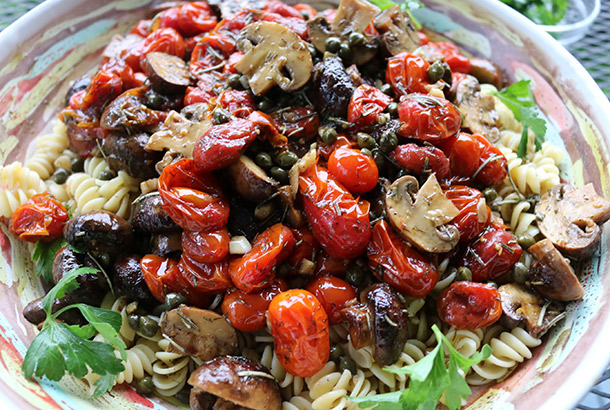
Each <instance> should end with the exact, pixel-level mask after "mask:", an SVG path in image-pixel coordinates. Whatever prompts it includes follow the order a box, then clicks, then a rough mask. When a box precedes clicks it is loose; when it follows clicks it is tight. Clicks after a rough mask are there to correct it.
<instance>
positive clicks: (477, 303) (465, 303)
mask: <svg viewBox="0 0 610 410" xmlns="http://www.w3.org/2000/svg"><path fill="white" fill-rule="evenodd" d="M436 307H437V310H438V315H439V316H440V318H441V320H442V321H443V322H445V323H447V324H448V325H450V326H453V327H456V328H458V329H465V330H474V329H479V328H482V327H486V326H489V325H491V324H493V323H495V322H496V321H497V320H498V319H500V316H502V302H501V301H500V293H499V292H498V289H496V288H494V287H493V286H492V285H487V284H484V283H475V282H454V283H452V284H451V286H449V288H447V289H445V290H444V291H443V293H441V294H440V296H439V297H438V301H437V303H436Z"/></svg>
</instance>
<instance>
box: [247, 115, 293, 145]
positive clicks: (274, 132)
mask: <svg viewBox="0 0 610 410" xmlns="http://www.w3.org/2000/svg"><path fill="white" fill-rule="evenodd" d="M248 120H249V121H252V123H253V124H254V125H255V126H256V127H258V132H259V134H258V138H259V139H260V140H262V141H267V142H268V143H269V144H271V146H272V147H274V148H283V147H285V146H286V144H288V138H286V136H284V135H282V134H280V132H279V130H278V129H277V127H276V125H275V122H274V121H273V118H271V117H270V116H269V115H267V114H265V113H264V112H262V111H254V112H253V113H252V114H250V115H248Z"/></svg>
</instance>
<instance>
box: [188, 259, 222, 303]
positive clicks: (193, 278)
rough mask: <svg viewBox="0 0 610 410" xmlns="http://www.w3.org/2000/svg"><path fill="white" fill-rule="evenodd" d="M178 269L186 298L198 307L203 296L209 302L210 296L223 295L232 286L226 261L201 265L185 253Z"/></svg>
mask: <svg viewBox="0 0 610 410" xmlns="http://www.w3.org/2000/svg"><path fill="white" fill-rule="evenodd" d="M178 268H179V269H180V272H181V274H182V278H183V279H184V283H185V287H184V296H186V297H187V298H188V299H189V300H190V301H191V303H194V304H196V305H198V306H199V303H198V301H199V298H200V297H201V296H205V297H204V299H205V300H207V299H208V296H207V295H208V294H210V293H213V294H215V293H221V292H224V291H225V290H227V289H229V288H230V287H231V286H232V283H231V278H230V277H229V263H228V261H226V260H224V261H220V262H216V263H201V262H197V261H195V260H193V259H191V258H190V257H189V255H188V254H186V253H183V254H182V257H181V258H180V262H179V263H178Z"/></svg>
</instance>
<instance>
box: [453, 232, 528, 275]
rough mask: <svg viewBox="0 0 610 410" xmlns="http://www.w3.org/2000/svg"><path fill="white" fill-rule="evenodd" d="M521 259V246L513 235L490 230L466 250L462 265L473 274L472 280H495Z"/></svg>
mask: <svg viewBox="0 0 610 410" xmlns="http://www.w3.org/2000/svg"><path fill="white" fill-rule="evenodd" d="M519 257H521V246H519V244H518V243H517V239H515V237H514V236H513V234H512V233H510V232H507V231H504V230H501V229H500V230H499V229H490V230H489V231H487V232H483V234H482V235H481V236H480V237H479V239H477V240H476V241H475V242H474V243H472V244H471V245H470V246H468V248H467V249H466V253H465V254H464V257H463V259H462V265H463V266H465V267H467V268H468V269H470V271H471V272H472V280H474V281H477V282H485V281H488V280H494V279H496V278H499V277H500V276H502V275H504V274H505V273H506V272H508V271H509V270H511V269H512V267H513V266H514V265H515V263H517V261H518V260H519Z"/></svg>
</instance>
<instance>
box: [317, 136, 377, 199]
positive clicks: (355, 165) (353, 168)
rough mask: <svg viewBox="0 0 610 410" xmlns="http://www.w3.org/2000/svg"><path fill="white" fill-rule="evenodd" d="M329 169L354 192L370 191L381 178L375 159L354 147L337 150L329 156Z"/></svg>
mask: <svg viewBox="0 0 610 410" xmlns="http://www.w3.org/2000/svg"><path fill="white" fill-rule="evenodd" d="M328 171H329V172H330V173H331V174H332V175H333V176H334V177H335V178H337V180H338V181H339V182H340V183H342V184H343V186H344V187H346V188H347V189H348V191H350V192H352V193H354V194H363V193H365V192H369V191H370V190H371V189H373V188H375V186H376V185H377V181H378V180H379V170H378V169H377V164H376V163H375V160H374V159H373V158H372V157H370V156H368V155H366V154H363V153H362V152H360V150H358V149H353V148H347V147H341V148H339V149H337V150H335V151H334V152H333V153H332V154H331V155H330V158H328Z"/></svg>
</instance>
